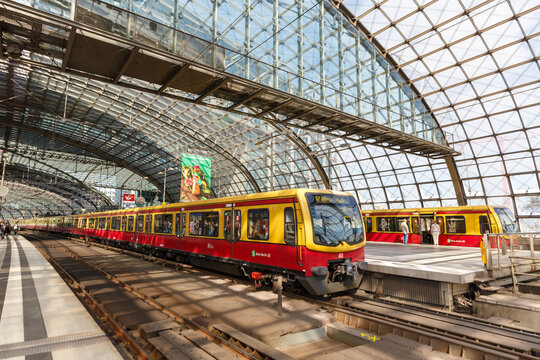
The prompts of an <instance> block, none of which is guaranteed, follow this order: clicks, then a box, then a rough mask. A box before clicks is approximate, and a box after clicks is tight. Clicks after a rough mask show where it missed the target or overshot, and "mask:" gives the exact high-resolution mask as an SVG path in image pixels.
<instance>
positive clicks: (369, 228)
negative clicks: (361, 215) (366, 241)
mask: <svg viewBox="0 0 540 360" xmlns="http://www.w3.org/2000/svg"><path fill="white" fill-rule="evenodd" d="M371 221H372V219H371V216H368V217H367V218H366V232H367V233H370V232H372V231H373V223H372V222H371Z"/></svg>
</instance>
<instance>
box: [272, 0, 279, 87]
mask: <svg viewBox="0 0 540 360" xmlns="http://www.w3.org/2000/svg"><path fill="white" fill-rule="evenodd" d="M272 22H273V33H274V35H273V36H274V39H273V40H274V48H273V58H274V70H273V72H274V74H273V86H274V89H278V88H279V87H278V86H279V81H278V76H279V72H278V70H279V36H278V31H279V0H274V16H273V21H272Z"/></svg>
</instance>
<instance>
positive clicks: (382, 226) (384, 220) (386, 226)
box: [366, 217, 409, 232]
mask: <svg viewBox="0 0 540 360" xmlns="http://www.w3.org/2000/svg"><path fill="white" fill-rule="evenodd" d="M368 219H371V218H368ZM403 219H407V221H408V220H409V218H408V217H398V218H394V217H379V218H377V231H379V232H401V222H402V221H403ZM369 221H371V220H369ZM366 223H367V221H366ZM366 225H367V224H366ZM370 225H371V224H370Z"/></svg>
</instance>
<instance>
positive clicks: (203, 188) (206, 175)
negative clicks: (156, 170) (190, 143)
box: [180, 154, 212, 201]
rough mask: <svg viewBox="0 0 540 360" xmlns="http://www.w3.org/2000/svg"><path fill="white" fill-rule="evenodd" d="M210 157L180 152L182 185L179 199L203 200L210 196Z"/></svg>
mask: <svg viewBox="0 0 540 360" xmlns="http://www.w3.org/2000/svg"><path fill="white" fill-rule="evenodd" d="M211 174H212V159H211V158H209V157H204V156H198V155H189V154H182V187H181V195H180V200H184V201H186V200H204V199H208V198H209V197H210V194H211V192H210V184H211Z"/></svg>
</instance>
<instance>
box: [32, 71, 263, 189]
mask: <svg viewBox="0 0 540 360" xmlns="http://www.w3.org/2000/svg"><path fill="white" fill-rule="evenodd" d="M33 71H36V72H37V73H40V74H42V75H44V76H49V77H53V78H55V79H57V80H59V81H63V82H66V83H69V84H71V85H74V86H77V87H79V88H81V89H83V90H84V91H91V92H93V93H95V94H97V95H98V96H101V97H104V98H107V99H109V100H111V101H113V102H119V103H121V104H123V105H125V106H126V107H129V106H132V104H138V105H140V108H139V109H137V112H139V113H142V114H144V115H146V116H148V117H149V118H153V119H156V120H158V121H160V120H159V119H158V118H157V117H155V116H154V115H152V114H151V113H149V112H147V111H145V110H143V109H144V108H145V106H144V105H145V104H142V103H140V102H139V101H133V99H126V97H125V96H123V94H116V95H117V96H116V97H112V96H109V95H105V94H104V93H103V89H89V87H94V86H93V85H92V84H86V83H85V84H82V85H79V84H77V83H75V82H74V81H77V79H73V78H72V77H71V75H69V81H66V78H60V79H59V78H57V77H56V76H55V75H53V74H50V73H49V74H46V73H45V74H44V73H43V72H41V71H38V70H35V69H34V70H33ZM120 99H126V101H124V100H120ZM127 100H130V101H131V104H129V103H128V101H127ZM200 106H203V105H200ZM41 111H45V112H48V110H41ZM161 116H162V117H164V118H167V119H169V120H171V121H170V122H169V123H168V125H169V126H171V127H173V128H174V129H175V130H177V131H179V132H181V133H183V134H185V135H186V136H188V137H190V138H192V139H193V140H195V141H198V142H200V143H202V144H204V145H205V146H207V147H208V148H209V149H211V150H212V151H213V152H215V153H218V154H221V155H222V156H223V157H224V158H225V160H228V161H230V162H231V163H232V164H233V165H234V166H235V167H236V168H238V169H239V170H240V172H242V174H244V176H246V178H247V180H248V181H249V182H250V183H251V185H252V186H253V188H254V189H255V190H256V191H257V192H260V191H261V189H260V187H259V185H258V184H257V181H256V180H255V178H254V177H253V175H251V172H250V171H249V170H248V169H247V168H246V167H245V166H244V165H243V164H242V163H240V162H239V161H238V160H237V159H236V158H235V157H233V156H232V154H231V153H229V152H228V151H227V150H225V149H224V148H222V147H221V146H220V145H219V144H217V143H215V142H210V141H208V139H207V138H206V137H203V136H200V135H199V134H198V133H197V131H195V130H193V129H191V128H190V127H189V126H188V125H186V124H183V126H182V127H179V126H175V125H173V123H172V121H173V120H174V119H173V118H171V117H170V116H168V115H167V114H161ZM120 122H121V121H120ZM186 129H188V130H190V132H188V131H186ZM156 148H158V149H159V147H158V146H156ZM111 161H112V160H111ZM134 172H135V173H137V174H138V175H140V173H139V172H136V171H134ZM147 176H148V175H147ZM143 177H144V176H143ZM154 185H155V184H154ZM156 188H157V189H160V186H156Z"/></svg>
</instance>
